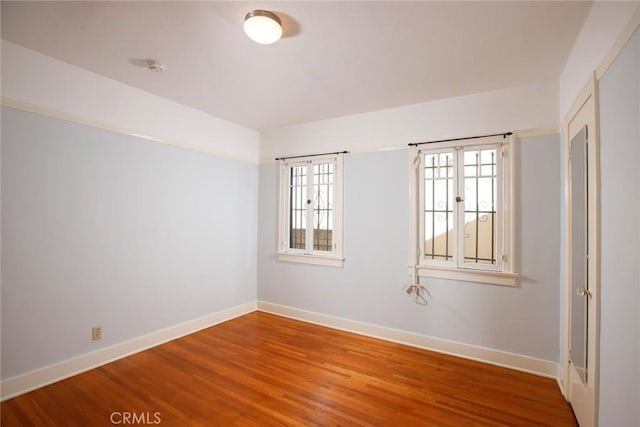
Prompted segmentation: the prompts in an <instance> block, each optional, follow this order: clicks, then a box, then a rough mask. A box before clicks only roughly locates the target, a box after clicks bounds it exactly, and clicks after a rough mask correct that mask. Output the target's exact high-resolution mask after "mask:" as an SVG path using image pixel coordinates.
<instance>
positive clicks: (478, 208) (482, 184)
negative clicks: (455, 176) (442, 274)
mask: <svg viewBox="0 0 640 427" xmlns="http://www.w3.org/2000/svg"><path fill="white" fill-rule="evenodd" d="M497 173H498V170H497V150H496V149H495V148H491V149H482V150H468V151H465V152H464V261H465V262H466V263H473V264H489V265H492V264H495V263H496V247H497V241H498V240H497V239H498V236H497V234H498V233H497V228H496V210H497V200H498V199H497V195H498V193H497V192H498V186H497V183H498V182H497Z"/></svg>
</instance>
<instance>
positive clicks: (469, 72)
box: [2, 1, 591, 130]
mask: <svg viewBox="0 0 640 427" xmlns="http://www.w3.org/2000/svg"><path fill="white" fill-rule="evenodd" d="M590 6H591V3H590V2H557V1H556V2H541V1H533V2H477V1H475V2H307V1H302V2H267V3H254V2H7V1H2V38H4V39H7V40H9V41H12V42H14V43H17V44H20V45H22V46H25V47H28V48H31V49H33V50H37V51H39V52H42V53H44V54H46V55H49V56H52V57H54V58H57V59H60V60H63V61H66V62H69V63H71V64H74V65H77V66H79V67H82V68H85V69H87V70H91V71H93V72H96V73H99V74H102V75H105V76H107V77H110V78H112V79H115V80H118V81H121V82H124V83H127V84H129V85H132V86H135V87H138V88H140V89H143V90H145V91H148V92H151V93H154V94H157V95H160V96H163V97H165V98H168V99H171V100H174V101H177V102H179V103H182V104H184V105H188V106H190V107H194V108H197V109H200V110H202V111H205V112H208V113H210V114H213V115H215V116H218V117H221V118H223V119H227V120H229V121H232V122H235V123H238V124H241V125H244V126H247V127H250V128H253V129H256V130H267V129H270V128H275V127H280V126H284V125H290V124H296V123H302V122H308V121H313V120H319V119H326V118H331V117H338V116H344V115H349V114H355V113H360V112H366V111H373V110H379V109H382V108H388V107H394V106H399V105H406V104H413V103H418V102H424V101H430V100H435V99H442V98H448V97H453V96H460V95H465V94H470V93H478V92H484V91H489V90H495V89H501V88H507V87H514V86H521V85H527V84H531V83H535V82H540V81H549V80H556V79H557V78H558V76H559V74H560V72H561V70H562V67H563V66H564V63H565V61H566V58H567V56H568V54H569V51H570V50H571V47H572V46H573V43H574V41H575V39H576V37H577V34H578V31H579V29H580V27H581V25H582V22H583V21H584V19H585V17H586V15H587V13H588V10H589V8H590ZM253 9H268V10H272V11H274V12H276V13H277V14H278V15H279V16H280V17H281V19H282V21H283V26H284V32H285V38H283V39H282V40H280V41H279V42H277V43H276V44H273V45H259V44H256V43H254V42H252V41H251V40H250V39H249V38H248V37H246V36H245V34H244V33H243V30H242V24H243V20H244V15H245V14H246V13H247V12H249V11H251V10H253ZM147 58H155V59H158V60H160V61H161V62H163V63H164V64H165V66H166V71H165V72H163V73H153V72H151V71H149V70H147V69H145V68H143V67H142V66H141V63H142V60H144V59H147ZM523 102H526V101H524V100H523Z"/></svg>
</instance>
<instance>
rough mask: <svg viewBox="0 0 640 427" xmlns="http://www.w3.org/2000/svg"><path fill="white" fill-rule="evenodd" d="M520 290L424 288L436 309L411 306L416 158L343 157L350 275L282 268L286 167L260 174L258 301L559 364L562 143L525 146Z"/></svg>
mask: <svg viewBox="0 0 640 427" xmlns="http://www.w3.org/2000/svg"><path fill="white" fill-rule="evenodd" d="M516 144H517V146H518V154H517V159H516V163H517V166H516V171H517V176H518V179H517V183H516V185H517V189H518V191H517V193H518V194H519V197H518V199H517V203H516V204H517V215H516V216H517V218H516V219H517V221H518V222H519V224H520V226H519V227H518V230H517V238H518V241H519V243H518V245H517V247H518V253H519V263H520V265H521V268H520V273H521V275H522V283H521V285H520V286H518V287H515V288H509V287H500V286H494V285H482V284H476V283H468V282H455V281H448V280H435V279H423V283H424V284H425V285H426V286H427V288H428V289H429V291H430V293H431V295H432V297H433V298H432V300H431V302H430V304H429V305H428V306H426V307H425V306H419V305H417V304H415V303H414V302H413V301H412V300H410V299H408V298H407V296H406V294H405V293H404V291H403V290H402V287H403V285H405V284H407V283H408V281H409V276H408V275H407V266H408V264H409V255H408V252H409V194H408V182H409V164H408V151H407V150H398V151H387V152H377V153H367V154H349V155H346V156H345V161H344V168H345V170H344V173H345V178H344V182H345V184H344V185H345V195H344V230H345V236H344V255H345V258H346V261H345V264H344V268H342V269H339V268H332V267H320V266H311V265H304V264H294V263H285V262H279V261H277V260H276V257H275V253H276V249H277V200H278V173H277V171H278V166H277V165H276V164H267V165H262V166H261V167H260V226H259V239H258V273H259V274H258V298H259V299H260V300H262V301H266V302H270V303H275V304H281V305H286V306H292V307H295V308H298V309H303V310H309V311H314V312H319V313H323V314H328V315H333V316H338V317H343V318H347V319H352V320H357V321H361V322H367V323H371V324H376V325H380V326H386V327H391V328H396V329H401V330H405V331H410V332H415V333H419V334H424V335H429V336H433V337H438V338H443V339H449V340H454V341H459V342H463V343H467V344H475V345H480V346H485V347H490V348H493V349H497V350H503V351H508V352H513V353H518V354H523V355H527V356H531V357H536V358H540V359H544V360H550V361H558V357H559V356H558V339H559V338H558V334H559V332H558V322H559V319H558V313H559V308H558V298H559V292H560V288H559V283H560V270H559V268H560V234H561V233H560V214H559V212H560V191H561V188H562V185H561V181H560V162H559V158H560V148H561V147H560V143H559V137H558V136H544V137H534V138H527V139H524V140H521V141H518V142H517V143H516Z"/></svg>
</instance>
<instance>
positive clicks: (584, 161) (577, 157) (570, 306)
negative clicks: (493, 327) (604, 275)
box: [565, 79, 599, 427]
mask: <svg viewBox="0 0 640 427" xmlns="http://www.w3.org/2000/svg"><path fill="white" fill-rule="evenodd" d="M590 85H591V86H590V87H588V88H587V89H588V90H585V92H583V95H582V96H583V97H582V101H581V104H580V105H579V108H577V109H576V113H575V114H574V115H573V117H572V118H571V119H570V120H569V121H568V122H567V124H566V127H565V140H566V141H568V152H569V164H568V173H567V181H568V185H567V190H568V194H567V199H568V205H567V208H568V218H567V220H568V234H567V238H568V244H567V249H568V251H567V260H568V278H567V283H566V286H567V301H566V304H567V306H566V307H567V314H568V316H567V321H568V336H567V347H568V357H567V361H568V365H567V378H566V382H565V385H566V388H567V394H568V399H569V402H570V403H571V407H572V408H573V411H574V413H575V415H576V418H577V419H578V423H579V424H580V425H581V426H582V427H589V426H594V425H596V423H597V416H596V415H597V414H596V410H597V405H596V400H597V382H598V376H597V365H598V340H597V338H598V315H599V314H598V307H599V305H598V299H599V292H598V278H599V270H598V269H599V253H598V203H599V199H598V138H597V136H598V131H597V127H596V125H597V119H596V108H595V105H596V102H597V101H596V98H597V86H596V82H595V79H593V80H592V81H591V83H590Z"/></svg>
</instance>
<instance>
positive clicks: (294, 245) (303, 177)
mask: <svg viewBox="0 0 640 427" xmlns="http://www.w3.org/2000/svg"><path fill="white" fill-rule="evenodd" d="M289 174H290V175H289V248H291V249H306V247H307V167H306V166H293V167H291V169H290V172H289Z"/></svg>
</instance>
